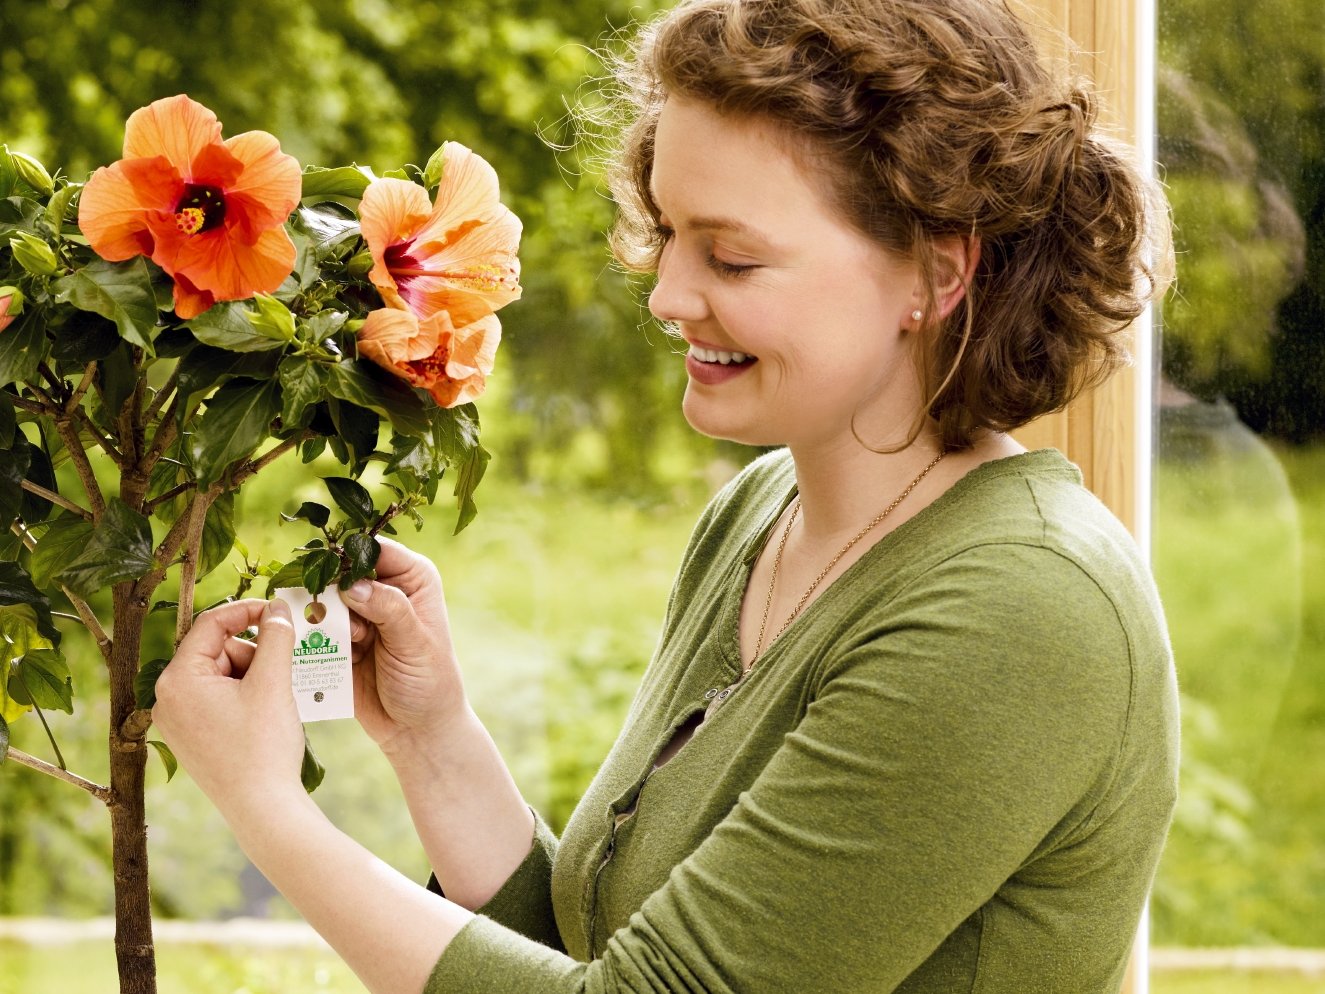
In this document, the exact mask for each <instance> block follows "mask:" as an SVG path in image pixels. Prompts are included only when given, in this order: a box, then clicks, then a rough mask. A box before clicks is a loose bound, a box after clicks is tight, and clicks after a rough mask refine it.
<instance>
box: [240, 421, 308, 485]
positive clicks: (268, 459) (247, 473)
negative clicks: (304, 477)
mask: <svg viewBox="0 0 1325 994" xmlns="http://www.w3.org/2000/svg"><path fill="white" fill-rule="evenodd" d="M315 434H316V432H313V431H311V430H310V429H307V428H305V429H304V430H303V431H301V432H300V433H299V434H298V435H294V436H292V437H290V438H287V439H286V440H285V441H284V442H282V443H281V444H280V445H277V446H275V447H273V448H271V449H268V450H267V451H266V452H264V453H263V454H262V455H261V456H260V457H258V458H257V459H254V460H253V461H252V462H246V463H244V465H243V466H241V467H239V469H237V470H235V474H234V476H233V477H231V480H230V486H229V488H228V489H231V490H237V489H239V486H240V484H242V483H243V482H244V481H246V480H248V479H249V478H251V477H254V476H257V475H258V474H259V473H261V472H262V471H263V470H264V469H266V468H267V467H268V466H270V465H271V464H272V463H274V462H275V461H276V460H277V459H279V458H280V457H281V456H283V455H285V454H286V453H287V452H289V451H290V450H291V449H294V448H297V447H298V446H300V445H302V444H303V443H304V442H306V441H307V440H308V439H310V438H312V437H313V436H314V435H315Z"/></svg>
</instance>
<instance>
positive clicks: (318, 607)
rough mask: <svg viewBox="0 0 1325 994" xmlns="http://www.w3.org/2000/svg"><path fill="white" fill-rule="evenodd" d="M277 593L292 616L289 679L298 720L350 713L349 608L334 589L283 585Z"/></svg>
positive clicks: (315, 719) (351, 691) (351, 711)
mask: <svg viewBox="0 0 1325 994" xmlns="http://www.w3.org/2000/svg"><path fill="white" fill-rule="evenodd" d="M276 596H277V597H279V598H280V599H281V600H283V601H285V603H286V604H288V605H289V606H290V615H291V617H292V618H293V619H294V635H295V642H294V657H293V660H292V662H293V666H292V680H293V684H294V699H295V703H296V704H298V705H299V720H300V721H325V720H327V719H329V718H353V717H354V675H353V670H352V668H351V664H350V612H349V610H348V609H347V608H346V607H345V604H344V603H343V602H342V601H341V599H340V597H339V595H338V594H337V593H336V591H335V590H325V591H323V592H322V593H321V594H319V595H318V599H317V603H316V604H315V605H314V606H313V610H312V612H311V614H312V616H313V617H314V618H316V619H317V620H316V621H310V620H309V614H310V612H309V605H310V604H313V595H312V594H310V593H309V592H308V591H307V590H304V589H303V588H302V587H282V588H280V589H279V590H277V591H276Z"/></svg>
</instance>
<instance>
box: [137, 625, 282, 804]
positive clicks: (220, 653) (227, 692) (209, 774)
mask: <svg viewBox="0 0 1325 994" xmlns="http://www.w3.org/2000/svg"><path fill="white" fill-rule="evenodd" d="M253 627H257V629H258V638H257V641H256V642H248V641H246V640H244V639H241V638H236V637H235V636H237V635H238V634H239V633H240V632H242V631H244V630H246V629H249V628H253ZM293 650H294V625H293V624H292V623H291V620H290V609H289V608H288V607H287V606H286V605H285V604H284V603H283V602H281V601H260V600H242V601H235V602H233V603H231V604H223V605H221V606H220V607H215V608H212V609H211V610H210V611H205V612H203V613H202V614H200V615H199V616H198V619H197V620H196V621H195V622H194V623H193V627H192V628H191V629H190V630H189V634H188V635H186V636H185V637H184V641H183V642H181V643H180V645H179V648H178V649H177V650H176V652H175V656H174V658H173V659H171V661H170V665H169V666H167V667H166V668H165V671H164V672H162V674H161V677H160V679H158V680H157V684H156V705H155V706H154V707H153V708H152V721H153V723H154V724H155V725H156V726H157V728H158V729H159V730H160V732H161V737H162V738H163V739H164V740H165V742H166V745H168V746H170V749H171V751H172V752H174V754H175V756H176V757H177V758H178V759H179V761H180V763H181V764H183V766H184V768H185V769H187V770H188V771H189V773H190V775H191V776H192V777H193V779H194V780H195V781H196V782H197V784H198V786H199V787H201V788H202V790H203V793H205V794H206V795H207V796H208V797H209V798H211V800H212V803H214V804H215V805H216V806H217V807H218V808H220V809H221V813H222V814H224V815H226V817H227V818H230V817H231V815H232V814H233V813H240V812H237V811H236V810H235V808H236V805H242V804H243V803H245V802H256V803H258V804H262V803H263V799H264V798H266V799H269V800H270V799H271V798H272V796H273V793H274V792H281V791H286V790H289V791H294V792H297V793H298V794H301V795H302V794H303V793H304V790H303V787H302V786H301V785H300V782H299V768H300V764H301V763H302V761H303V755H304V730H303V726H302V725H301V724H300V722H299V711H298V708H297V707H296V706H295V702H294V692H293V691H292V690H291V686H290V669H291V656H292V653H293Z"/></svg>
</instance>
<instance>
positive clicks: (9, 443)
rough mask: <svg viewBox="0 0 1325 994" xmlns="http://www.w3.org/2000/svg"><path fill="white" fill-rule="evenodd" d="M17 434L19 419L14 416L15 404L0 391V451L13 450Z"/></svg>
mask: <svg viewBox="0 0 1325 994" xmlns="http://www.w3.org/2000/svg"><path fill="white" fill-rule="evenodd" d="M17 433H18V417H17V416H16V415H15V414H14V403H13V401H11V400H10V399H9V394H8V393H5V392H4V391H0V449H10V448H13V446H14V438H15V436H16V435H17Z"/></svg>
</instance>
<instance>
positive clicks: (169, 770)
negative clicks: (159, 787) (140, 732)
mask: <svg viewBox="0 0 1325 994" xmlns="http://www.w3.org/2000/svg"><path fill="white" fill-rule="evenodd" d="M147 744H148V745H150V746H151V747H152V748H154V749H155V750H156V754H157V755H158V756H160V757H161V765H162V766H164V767H165V768H166V783H170V781H171V780H172V779H173V778H174V776H175V772H176V771H177V770H178V769H179V760H178V759H176V758H175V754H174V753H173V752H171V751H170V746H168V745H166V744H165V743H164V742H158V741H157V740H156V739H148V740H147Z"/></svg>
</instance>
